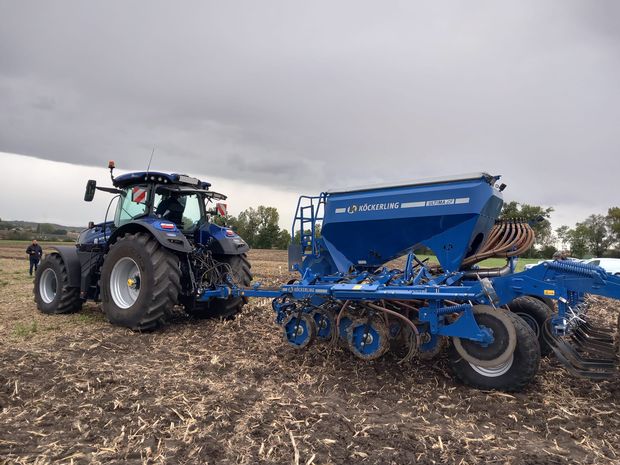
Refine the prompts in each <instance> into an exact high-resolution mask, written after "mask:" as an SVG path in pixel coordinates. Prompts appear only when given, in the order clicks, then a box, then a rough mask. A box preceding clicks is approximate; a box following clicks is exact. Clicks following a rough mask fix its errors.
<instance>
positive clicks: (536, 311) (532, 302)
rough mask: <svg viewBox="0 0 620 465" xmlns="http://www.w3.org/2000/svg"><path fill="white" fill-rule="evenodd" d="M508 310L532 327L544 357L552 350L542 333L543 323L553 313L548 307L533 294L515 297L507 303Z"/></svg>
mask: <svg viewBox="0 0 620 465" xmlns="http://www.w3.org/2000/svg"><path fill="white" fill-rule="evenodd" d="M508 308H509V309H510V311H511V312H512V313H514V314H516V315H518V316H519V317H521V319H522V320H523V321H525V323H526V324H527V325H528V326H529V327H530V328H532V331H534V333H535V334H536V337H537V338H538V344H539V345H540V355H541V356H543V357H546V356H547V355H549V354H551V352H553V349H552V348H551V346H550V345H549V343H548V342H547V341H546V340H545V338H544V334H543V328H544V324H545V322H546V321H547V319H548V318H549V317H550V316H551V315H552V314H553V312H552V311H551V309H550V307H549V306H548V305H547V304H546V303H545V302H544V301H543V300H541V299H538V298H536V297H533V296H522V297H517V298H516V299H515V300H513V301H512V302H510V303H509V304H508Z"/></svg>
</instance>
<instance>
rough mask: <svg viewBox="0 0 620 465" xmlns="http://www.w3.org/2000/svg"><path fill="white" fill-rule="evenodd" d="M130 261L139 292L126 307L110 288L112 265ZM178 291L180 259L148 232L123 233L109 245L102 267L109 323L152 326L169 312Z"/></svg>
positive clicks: (141, 328) (142, 327) (136, 327)
mask: <svg viewBox="0 0 620 465" xmlns="http://www.w3.org/2000/svg"><path fill="white" fill-rule="evenodd" d="M126 257H127V258H130V259H131V260H133V261H134V262H135V263H136V265H137V266H138V269H139V271H140V284H139V286H140V287H139V294H138V296H137V298H136V300H135V302H134V303H133V304H132V305H131V306H129V307H128V308H121V307H119V306H118V305H117V304H116V302H114V299H113V298H112V294H111V291H110V285H111V283H110V279H111V274H112V270H113V269H114V265H116V264H117V263H118V262H119V261H120V260H121V259H123V258H126ZM180 291H181V270H180V268H179V258H178V257H177V256H176V255H175V254H174V253H172V252H171V251H169V250H167V249H165V248H164V247H162V246H161V244H160V243H159V242H158V241H157V240H156V239H155V238H153V237H152V236H151V235H150V234H148V233H136V234H125V235H123V236H122V237H120V238H119V239H118V240H117V241H116V242H115V243H114V244H112V245H111V246H110V250H109V252H108V253H107V254H106V256H105V258H104V262H103V266H102V268H101V296H102V306H103V310H104V312H105V314H106V316H107V318H108V320H109V321H110V323H112V324H115V325H119V326H125V327H127V328H130V329H132V330H134V331H147V330H150V329H153V328H155V327H156V326H157V325H158V324H159V323H160V322H161V321H162V320H163V318H164V317H165V316H166V315H168V314H170V312H171V311H172V308H173V307H174V306H175V305H176V303H177V300H178V296H179V292H180Z"/></svg>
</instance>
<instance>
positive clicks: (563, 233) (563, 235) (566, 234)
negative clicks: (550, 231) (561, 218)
mask: <svg viewBox="0 0 620 465" xmlns="http://www.w3.org/2000/svg"><path fill="white" fill-rule="evenodd" d="M555 235H556V236H557V238H558V240H559V241H560V249H562V250H564V249H566V248H567V246H568V245H569V244H570V228H569V227H568V226H566V225H562V226H560V227H559V228H557V229H556V230H555Z"/></svg>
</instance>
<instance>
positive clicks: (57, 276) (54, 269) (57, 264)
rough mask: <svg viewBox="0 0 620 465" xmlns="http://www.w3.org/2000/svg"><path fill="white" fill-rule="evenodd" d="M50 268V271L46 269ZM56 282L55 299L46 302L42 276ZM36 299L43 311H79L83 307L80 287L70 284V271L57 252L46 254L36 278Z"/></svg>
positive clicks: (40, 309)
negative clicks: (43, 293)
mask: <svg viewBox="0 0 620 465" xmlns="http://www.w3.org/2000/svg"><path fill="white" fill-rule="evenodd" d="M46 270H49V271H46ZM42 277H44V279H46V280H47V279H51V280H52V282H55V286H54V289H55V291H54V295H53V299H51V300H50V299H49V298H48V300H50V301H48V302H46V301H45V299H44V298H43V296H42V295H41V284H42V283H41V278H42ZM34 300H35V302H36V303H37V308H38V309H39V311H41V312H42V313H47V314H50V315H51V314H59V313H74V312H79V311H80V310H81V308H82V302H83V301H82V299H81V298H80V288H79V287H70V286H69V273H68V272H67V266H66V265H65V262H64V260H63V259H62V257H61V256H60V255H59V254H57V253H52V254H49V255H48V256H46V257H45V258H44V259H43V261H42V262H41V264H40V265H39V267H38V268H37V272H36V274H35V278H34Z"/></svg>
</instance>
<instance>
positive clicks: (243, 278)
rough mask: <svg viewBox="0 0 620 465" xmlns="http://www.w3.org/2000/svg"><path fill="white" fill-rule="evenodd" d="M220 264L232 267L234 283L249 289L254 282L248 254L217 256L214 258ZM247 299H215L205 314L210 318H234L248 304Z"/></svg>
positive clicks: (206, 308)
mask: <svg viewBox="0 0 620 465" xmlns="http://www.w3.org/2000/svg"><path fill="white" fill-rule="evenodd" d="M213 258H214V259H215V260H217V261H218V262H220V263H227V264H228V265H229V266H230V271H229V272H230V273H231V275H232V276H231V278H232V280H233V282H234V283H235V284H236V285H237V286H240V287H249V286H250V283H251V282H252V273H251V272H250V268H251V267H252V265H250V262H249V260H248V256H247V255H246V254H244V253H243V254H240V255H215V256H214V257H213ZM247 301H248V299H247V297H229V298H228V299H213V300H211V301H210V302H209V304H208V307H205V313H206V314H207V315H208V316H214V317H219V318H232V317H234V316H235V315H236V314H237V313H239V312H241V309H242V308H243V306H244V305H245V304H246V303H247Z"/></svg>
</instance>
